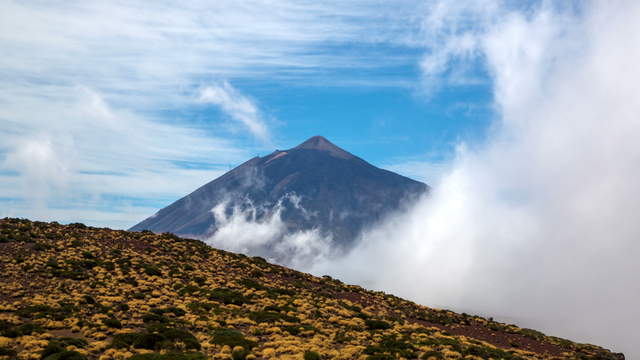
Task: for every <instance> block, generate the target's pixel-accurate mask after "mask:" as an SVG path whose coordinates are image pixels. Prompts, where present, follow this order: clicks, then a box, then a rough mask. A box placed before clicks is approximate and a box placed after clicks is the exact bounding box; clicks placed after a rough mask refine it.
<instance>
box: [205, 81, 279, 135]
mask: <svg viewBox="0 0 640 360" xmlns="http://www.w3.org/2000/svg"><path fill="white" fill-rule="evenodd" d="M199 100H200V101H201V102H203V103H209V104H214V105H216V106H219V107H220V109H222V111H224V112H225V113H226V114H227V115H229V116H230V117H231V118H232V119H234V120H236V121H239V122H241V123H242V124H244V126H246V127H247V129H249V131H250V132H251V134H253V136H255V137H256V138H258V139H260V140H262V141H265V142H268V141H269V131H268V129H267V125H266V124H265V122H264V120H263V118H262V116H261V114H260V112H259V110H258V108H257V106H256V105H255V104H254V102H253V101H251V100H250V99H249V98H247V97H246V96H244V95H242V94H241V93H240V92H239V91H238V90H236V89H235V88H234V87H233V86H231V84H229V82H227V81H224V82H222V83H221V84H220V85H215V86H207V87H205V88H204V89H202V91H201V92H200V98H199Z"/></svg>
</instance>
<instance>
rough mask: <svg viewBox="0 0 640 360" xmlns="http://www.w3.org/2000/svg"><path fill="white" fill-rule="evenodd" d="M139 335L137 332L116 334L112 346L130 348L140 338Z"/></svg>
mask: <svg viewBox="0 0 640 360" xmlns="http://www.w3.org/2000/svg"><path fill="white" fill-rule="evenodd" d="M138 336H140V335H139V334H135V333H124V334H116V335H114V336H113V340H111V347H113V348H116V349H125V348H128V347H129V346H131V345H133V343H134V342H135V341H136V340H137V339H138Z"/></svg>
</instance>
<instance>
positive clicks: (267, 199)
mask: <svg viewBox="0 0 640 360" xmlns="http://www.w3.org/2000/svg"><path fill="white" fill-rule="evenodd" d="M428 189H429V188H428V186H427V185H425V184H423V183H421V182H418V181H414V180H411V179H409V178H407V177H404V176H401V175H398V174H396V173H393V172H391V171H387V170H383V169H380V168H377V167H375V166H373V165H371V164H369V163H368V162H366V161H364V160H362V159H361V158H359V157H357V156H354V155H352V154H350V153H349V152H347V151H345V150H343V149H341V148H339V147H337V146H336V145H334V144H332V143H331V142H329V141H328V140H327V139H325V138H324V137H322V136H314V137H312V138H310V139H308V140H307V141H305V142H303V143H302V144H300V145H298V146H296V147H294V148H292V149H289V150H283V151H281V150H276V151H275V152H273V153H271V154H270V155H267V156H264V157H255V158H253V159H251V160H249V161H247V162H245V163H244V164H242V165H240V166H238V167H236V168H235V169H233V170H231V171H229V172H227V173H226V174H224V175H222V176H220V177H219V178H217V179H215V180H213V181H211V182H210V183H208V184H206V185H204V186H202V187H200V188H199V189H197V190H196V191H194V192H192V193H191V194H189V195H187V196H185V197H183V198H182V199H180V200H178V201H176V202H174V203H173V204H171V205H169V206H167V207H166V208H164V209H161V210H160V211H158V212H157V213H156V214H155V215H153V216H151V217H149V218H148V219H146V220H144V221H142V222H141V223H139V224H137V225H135V226H134V227H132V228H131V230H134V231H140V230H151V231H154V232H172V233H175V234H177V235H181V236H188V237H195V238H201V239H204V238H207V237H209V236H212V235H214V234H215V233H216V232H217V231H218V230H219V229H220V227H221V226H224V224H225V220H226V219H228V217H230V216H232V215H233V214H234V213H236V214H238V213H239V214H242V216H244V217H246V218H250V219H249V220H251V221H257V222H260V221H265V219H270V218H272V217H273V216H279V217H280V219H281V225H282V227H284V228H285V230H286V231H285V232H286V233H294V232H297V231H305V230H312V229H315V231H317V232H319V233H320V234H322V235H323V236H326V237H329V238H330V239H332V240H331V242H332V245H334V246H335V247H337V248H344V249H347V248H349V247H350V245H352V244H353V242H354V240H355V239H356V238H357V236H358V234H359V233H360V231H361V230H362V229H363V228H365V227H366V226H368V225H370V224H372V223H374V222H376V221H378V220H380V219H382V218H383V217H384V216H385V215H387V214H389V213H390V212H392V211H394V210H397V209H399V208H400V207H402V206H403V205H405V204H406V203H407V202H410V201H412V200H415V199H417V198H418V197H419V196H420V195H422V194H423V193H425V192H426V191H428ZM212 210H213V211H212Z"/></svg>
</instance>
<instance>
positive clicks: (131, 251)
mask: <svg viewBox="0 0 640 360" xmlns="http://www.w3.org/2000/svg"><path fill="white" fill-rule="evenodd" d="M0 358H1V359H14V358H18V359H46V360H65V359H66V360H77V359H136V360H141V359H146V360H170V359H184V360H199V359H272V358H280V359H306V360H309V359H463V358H464V359H624V356H622V355H621V354H613V353H611V352H609V351H608V350H605V349H602V348H600V347H597V346H593V345H584V344H576V343H573V342H571V341H568V340H564V339H559V338H555V337H549V336H545V335H543V334H542V333H539V332H537V331H534V330H529V329H521V328H518V327H516V326H514V325H507V324H502V323H498V322H494V321H492V320H491V319H484V318H481V317H477V316H472V315H467V314H456V313H453V312H451V311H446V310H438V309H433V308H428V307H424V306H421V305H417V304H414V303H412V302H409V301H406V300H403V299H400V298H397V297H395V296H392V295H387V294H384V293H381V292H372V291H367V290H365V289H363V288H361V287H358V286H352V285H346V284H343V283H342V282H340V281H338V280H334V279H331V278H329V277H323V278H318V277H314V276H311V275H309V274H304V273H300V272H297V271H293V270H290V269H287V268H284V267H280V266H276V265H272V264H268V263H267V262H265V261H264V260H263V259H261V258H251V257H246V256H244V255H239V254H233V253H229V252H224V251H220V250H216V249H213V248H211V247H209V246H207V245H205V244H203V243H201V242H199V241H195V240H185V239H180V238H177V237H175V236H173V235H169V234H163V235H156V234H153V233H151V232H141V233H135V232H126V231H114V230H109V229H98V228H89V227H86V226H84V225H82V224H71V225H66V226H63V225H59V224H57V223H42V222H31V221H28V220H18V219H3V220H0Z"/></svg>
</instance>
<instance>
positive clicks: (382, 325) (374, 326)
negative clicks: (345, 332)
mask: <svg viewBox="0 0 640 360" xmlns="http://www.w3.org/2000/svg"><path fill="white" fill-rule="evenodd" d="M364 323H365V325H366V326H367V328H368V329H369V330H387V329H390V328H391V324H389V323H388V322H386V321H384V320H372V319H367V320H365V321H364Z"/></svg>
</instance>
